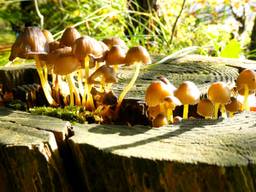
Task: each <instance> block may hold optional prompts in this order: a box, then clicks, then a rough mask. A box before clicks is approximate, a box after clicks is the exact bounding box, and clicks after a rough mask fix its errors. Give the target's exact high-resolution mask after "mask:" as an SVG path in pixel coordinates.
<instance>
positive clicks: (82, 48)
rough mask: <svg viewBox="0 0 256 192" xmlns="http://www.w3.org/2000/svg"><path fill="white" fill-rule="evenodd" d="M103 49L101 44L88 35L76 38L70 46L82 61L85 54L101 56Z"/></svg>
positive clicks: (95, 56)
mask: <svg viewBox="0 0 256 192" xmlns="http://www.w3.org/2000/svg"><path fill="white" fill-rule="evenodd" d="M104 51H105V50H104V48H103V46H102V44H101V43H99V42H98V41H97V40H96V39H94V38H91V37H89V36H83V37H80V38H78V39H77V40H76V41H75V42H74V44H73V46H72V52H73V54H74V55H75V56H76V57H77V58H78V59H79V60H81V61H83V60H84V58H85V57H86V56H87V55H89V56H92V57H94V58H97V57H101V56H103V54H104Z"/></svg>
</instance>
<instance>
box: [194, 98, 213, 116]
mask: <svg viewBox="0 0 256 192" xmlns="http://www.w3.org/2000/svg"><path fill="white" fill-rule="evenodd" d="M196 112H197V114H198V115H200V116H203V117H204V118H205V119H211V118H212V117H213V114H214V105H213V104H212V102H211V101H210V100H209V99H206V98H204V99H200V101H199V102H198V104H197V111H196Z"/></svg>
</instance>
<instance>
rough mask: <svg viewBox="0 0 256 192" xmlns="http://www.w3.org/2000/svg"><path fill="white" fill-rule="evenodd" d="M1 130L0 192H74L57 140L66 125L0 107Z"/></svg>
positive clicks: (58, 121) (54, 120)
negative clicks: (71, 191) (72, 191)
mask: <svg viewBox="0 0 256 192" xmlns="http://www.w3.org/2000/svg"><path fill="white" fill-rule="evenodd" d="M0 130H1V131H0V191H24V192H27V191H70V190H71V187H70V183H69V182H68V180H67V176H66V173H65V171H64V166H63V160H62V159H61V157H60V154H59V149H58V144H57V141H56V136H57V137H59V136H60V133H62V134H64V133H65V132H66V130H67V126H66V122H63V121H61V120H59V119H55V118H49V117H43V116H33V115H30V114H28V113H24V112H18V111H12V110H9V109H6V108H0ZM59 139H60V138H59ZM63 139H64V138H62V141H63Z"/></svg>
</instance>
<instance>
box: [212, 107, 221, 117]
mask: <svg viewBox="0 0 256 192" xmlns="http://www.w3.org/2000/svg"><path fill="white" fill-rule="evenodd" d="M219 107H220V103H214V117H213V119H218V112H219Z"/></svg>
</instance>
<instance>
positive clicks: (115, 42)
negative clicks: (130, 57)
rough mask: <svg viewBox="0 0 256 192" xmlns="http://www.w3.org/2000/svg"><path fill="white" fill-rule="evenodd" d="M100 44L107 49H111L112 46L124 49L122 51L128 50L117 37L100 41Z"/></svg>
mask: <svg viewBox="0 0 256 192" xmlns="http://www.w3.org/2000/svg"><path fill="white" fill-rule="evenodd" d="M102 42H103V43H105V44H106V45H107V46H108V48H109V49H111V48H112V47H113V46H114V45H118V46H120V47H121V48H122V49H124V51H127V50H128V47H127V46H126V44H125V42H124V41H123V40H122V39H120V38H119V37H110V38H105V39H103V40H102Z"/></svg>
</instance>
